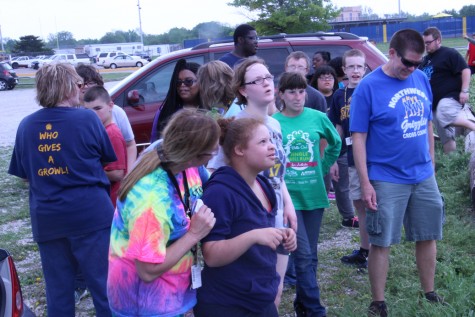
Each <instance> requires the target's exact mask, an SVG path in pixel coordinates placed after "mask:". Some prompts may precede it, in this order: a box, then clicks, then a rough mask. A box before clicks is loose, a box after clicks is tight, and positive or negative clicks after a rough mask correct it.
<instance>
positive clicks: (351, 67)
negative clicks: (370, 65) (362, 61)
mask: <svg viewBox="0 0 475 317" xmlns="http://www.w3.org/2000/svg"><path fill="white" fill-rule="evenodd" d="M345 69H347V70H353V71H359V72H361V71H364V70H365V69H366V66H363V65H348V66H345Z"/></svg>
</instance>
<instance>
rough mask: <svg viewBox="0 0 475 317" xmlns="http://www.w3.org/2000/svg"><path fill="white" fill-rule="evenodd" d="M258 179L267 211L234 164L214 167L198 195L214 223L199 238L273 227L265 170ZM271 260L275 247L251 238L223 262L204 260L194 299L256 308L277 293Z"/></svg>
mask: <svg viewBox="0 0 475 317" xmlns="http://www.w3.org/2000/svg"><path fill="white" fill-rule="evenodd" d="M257 181H258V182H259V184H260V185H261V187H262V188H263V190H264V192H265V194H266V196H267V198H268V199H269V201H270V204H271V206H272V210H271V211H270V212H269V211H267V210H266V209H264V207H263V206H262V204H261V202H260V201H259V199H258V198H257V197H256V195H255V194H254V192H253V191H252V190H251V188H250V187H249V186H248V185H247V183H246V182H245V181H244V179H243V178H242V177H241V176H240V175H239V174H238V173H237V172H236V171H235V170H234V169H233V168H231V167H229V166H224V167H220V168H219V169H218V170H216V171H215V172H214V173H213V175H212V176H211V178H210V179H209V181H208V182H207V183H206V184H205V186H204V188H203V189H204V194H203V197H202V199H203V202H204V203H205V205H207V206H208V207H209V208H211V210H212V211H213V213H214V215H215V217H216V224H215V226H214V227H213V229H212V230H211V232H210V233H209V234H208V236H206V237H205V238H204V239H203V240H202V242H208V241H219V240H226V239H232V238H234V237H237V236H239V235H241V234H243V233H245V232H248V231H251V230H254V229H259V228H269V227H274V222H275V214H276V207H277V204H276V196H275V193H274V190H273V188H272V186H271V185H270V183H269V182H268V181H267V179H266V178H265V177H264V176H261V175H258V176H257ZM276 261H277V253H276V251H274V250H272V249H271V248H270V247H267V246H263V245H257V244H255V245H253V246H252V247H250V248H249V249H248V250H247V251H246V252H245V253H244V254H242V255H241V256H240V257H239V258H238V259H236V260H235V261H234V262H232V263H230V264H228V265H224V266H221V267H208V266H206V265H205V267H204V269H203V274H202V281H203V286H202V287H200V288H199V289H198V301H199V302H203V303H206V304H217V305H222V306H233V307H240V308H244V309H247V310H249V311H252V312H256V313H259V312H261V311H262V310H263V309H266V308H267V307H268V306H269V305H270V304H271V303H273V302H274V299H275V296H276V295H277V286H278V285H279V280H280V278H279V276H278V274H277V272H276V267H275V266H276Z"/></svg>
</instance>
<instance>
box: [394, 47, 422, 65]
mask: <svg viewBox="0 0 475 317" xmlns="http://www.w3.org/2000/svg"><path fill="white" fill-rule="evenodd" d="M396 53H397V55H398V56H399V57H400V58H401V63H402V64H403V65H404V66H406V67H407V68H411V67H414V68H417V67H419V65H420V64H422V61H418V62H413V61H410V60H407V59H405V58H404V56H402V54H401V53H399V52H398V51H396Z"/></svg>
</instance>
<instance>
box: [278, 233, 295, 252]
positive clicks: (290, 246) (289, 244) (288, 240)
mask: <svg viewBox="0 0 475 317" xmlns="http://www.w3.org/2000/svg"><path fill="white" fill-rule="evenodd" d="M280 230H282V232H283V234H284V238H283V240H282V244H283V246H284V249H286V250H287V251H289V252H292V251H295V249H297V235H296V234H295V231H294V230H293V229H291V228H285V229H280Z"/></svg>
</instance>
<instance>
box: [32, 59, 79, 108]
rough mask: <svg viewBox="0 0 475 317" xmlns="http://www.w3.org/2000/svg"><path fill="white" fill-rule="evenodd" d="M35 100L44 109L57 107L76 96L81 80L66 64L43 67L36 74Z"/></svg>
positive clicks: (71, 67) (72, 68)
mask: <svg viewBox="0 0 475 317" xmlns="http://www.w3.org/2000/svg"><path fill="white" fill-rule="evenodd" d="M35 81H36V100H37V101H38V103H39V104H40V105H41V106H42V107H45V108H54V107H57V106H58V105H59V104H60V103H61V102H63V101H64V100H66V99H68V98H70V97H71V96H73V95H74V94H78V93H79V91H78V84H79V83H82V82H83V81H82V78H81V76H79V75H78V74H77V73H76V70H75V69H74V67H73V66H72V65H70V64H67V63H53V64H48V65H44V66H43V67H41V68H40V69H39V70H38V72H37V73H36V77H35Z"/></svg>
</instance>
